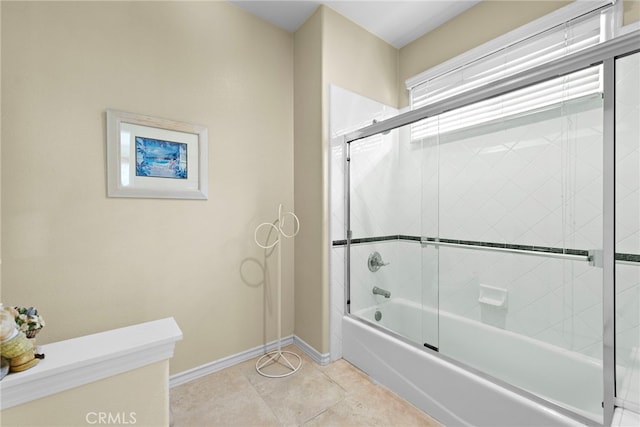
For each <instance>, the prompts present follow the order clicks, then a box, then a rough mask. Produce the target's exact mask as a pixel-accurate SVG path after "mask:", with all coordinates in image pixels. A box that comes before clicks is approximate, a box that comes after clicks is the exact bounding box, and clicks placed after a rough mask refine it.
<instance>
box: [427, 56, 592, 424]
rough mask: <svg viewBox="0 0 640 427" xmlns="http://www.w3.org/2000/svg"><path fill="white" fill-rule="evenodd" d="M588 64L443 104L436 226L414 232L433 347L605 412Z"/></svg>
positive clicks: (584, 409) (579, 406)
mask: <svg viewBox="0 0 640 427" xmlns="http://www.w3.org/2000/svg"><path fill="white" fill-rule="evenodd" d="M593 73H597V69H596V68H592V69H590V70H582V71H580V72H578V73H575V74H574V75H570V76H566V77H563V78H560V79H555V80H553V81H548V82H544V83H541V84H539V85H536V86H533V87H528V88H525V89H522V90H520V91H517V92H512V93H509V94H506V95H504V96H501V97H498V98H494V99H490V100H488V101H483V102H481V103H477V104H474V105H471V106H468V107H464V108H461V109H458V110H454V111H450V112H447V113H444V114H442V115H441V116H440V117H439V118H438V123H437V125H436V129H437V131H438V135H437V138H438V140H437V144H435V146H436V147H437V159H438V164H437V168H436V169H437V171H438V183H437V196H438V197H437V200H438V202H437V207H438V221H437V234H436V235H426V236H425V235H423V236H422V240H423V247H424V248H425V249H429V250H432V251H433V250H435V251H436V252H437V257H438V282H439V302H438V305H439V334H438V335H439V347H440V348H439V350H440V352H441V353H442V354H444V355H446V356H449V357H452V358H454V359H456V360H458V361H460V362H462V363H464V364H466V365H469V366H471V367H473V368H476V369H478V370H480V371H482V372H484V373H486V374H488V375H490V376H493V377H495V378H497V379H499V380H502V381H504V382H506V383H509V384H511V385H514V386H516V387H519V388H521V389H524V390H526V391H529V392H531V393H534V394H536V395H539V396H540V397H542V398H544V399H547V400H549V401H552V402H555V403H557V404H559V405H562V406H564V407H566V408H568V409H570V410H572V411H574V412H577V413H579V414H581V415H583V416H585V417H588V418H590V419H592V420H594V421H597V422H601V420H602V408H601V402H602V351H601V350H602V338H601V337H602V320H601V319H602V289H601V288H602V269H601V268H598V267H595V266H594V265H592V264H590V263H589V262H588V260H589V253H590V252H591V251H594V250H600V249H601V247H602V185H603V184H602V96H601V94H600V93H593V90H592V89H593V88H591V87H590V88H589V90H588V91H585V94H584V95H583V96H576V92H577V91H579V90H580V88H579V87H578V85H579V84H580V78H581V77H580V76H581V75H589V76H590V75H592V74H593ZM557 92H560V96H558V93H557ZM565 93H566V94H567V96H566V97H565V96H563V95H562V94H565ZM545 94H553V96H554V97H557V99H558V100H557V101H554V102H553V103H544V104H537V103H536V97H541V96H544V95H545ZM520 101H522V102H524V103H526V104H527V105H528V107H527V108H523V106H522V104H520V103H519V102H520ZM479 117H482V119H479ZM458 120H459V121H466V123H467V125H466V126H460V125H455V126H452V125H451V123H454V122H456V121H458ZM426 145H427V146H429V144H426ZM430 158H431V157H429V156H427V157H426V160H425V162H428V161H429V159H430ZM425 179H426V177H425ZM425 183H426V184H425V187H426V188H425V189H423V198H424V199H425V200H424V201H423V207H424V206H425V204H426V203H428V201H427V198H428V197H429V196H428V194H430V193H432V189H429V188H428V187H429V186H432V185H433V184H428V183H427V181H425ZM432 230H433V229H432ZM425 241H426V242H425ZM425 243H426V244H425ZM576 390H579V392H576Z"/></svg>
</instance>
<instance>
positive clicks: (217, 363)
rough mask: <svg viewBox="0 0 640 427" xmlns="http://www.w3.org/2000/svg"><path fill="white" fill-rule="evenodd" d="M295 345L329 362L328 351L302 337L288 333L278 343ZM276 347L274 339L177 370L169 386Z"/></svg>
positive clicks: (317, 358) (317, 359) (234, 363)
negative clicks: (320, 350)
mask: <svg viewBox="0 0 640 427" xmlns="http://www.w3.org/2000/svg"><path fill="white" fill-rule="evenodd" d="M291 344H293V345H295V346H297V347H298V348H299V349H300V350H302V351H303V352H304V353H305V354H306V355H307V356H309V357H310V358H311V359H312V360H313V361H314V362H316V363H317V364H319V365H322V366H324V365H327V364H329V362H331V355H330V354H329V353H324V354H323V353H320V352H318V351H317V350H316V349H314V348H313V347H311V346H310V345H309V344H307V343H306V342H304V340H303V339H301V338H299V337H297V336H294V335H289V336H288V337H284V338H282V342H281V343H280V345H281V347H286V346H288V345H291ZM277 347H278V341H277V340H274V341H271V342H269V343H267V344H265V345H259V346H257V347H253V348H250V349H249V350H245V351H241V352H240V353H236V354H232V355H231V356H227V357H224V358H222V359H219V360H214V361H213V362H209V363H205V364H204V365H200V366H197V367H195V368H192V369H189V370H186V371H183V372H179V373H177V374H174V375H171V377H169V388H172V387H177V386H179V385H182V384H186V383H188V382H191V381H193V380H197V379H198V378H202V377H204V376H207V375H209V374H213V373H214V372H218V371H221V370H223V369H225V368H229V367H231V366H234V365H237V364H239V363H242V362H246V361H247V360H251V359H253V358H255V357H258V356H260V355H263V354H265V353H268V352H269V351H271V350H275V349H276V348H277Z"/></svg>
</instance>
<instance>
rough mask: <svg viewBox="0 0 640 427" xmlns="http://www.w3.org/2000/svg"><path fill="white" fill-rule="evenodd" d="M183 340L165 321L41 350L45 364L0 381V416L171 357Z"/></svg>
mask: <svg viewBox="0 0 640 427" xmlns="http://www.w3.org/2000/svg"><path fill="white" fill-rule="evenodd" d="M181 339H182V331H181V330H180V328H179V327H178V324H177V323H176V321H175V320H174V319H173V317H169V318H166V319H161V320H155V321H152V322H147V323H142V324H139V325H134V326H128V327H125V328H120V329H114V330H111V331H106V332H101V333H97V334H93V335H87V336H84V337H79V338H74V339H70V340H66V341H60V342H57V343H52V344H47V345H43V346H41V347H40V348H39V351H40V352H41V353H44V354H45V356H46V358H45V359H44V360H41V361H40V363H38V365H36V366H35V367H33V368H31V369H29V370H26V371H24V372H18V373H14V374H10V375H8V376H6V377H5V378H4V379H3V380H2V381H0V394H1V395H2V399H1V400H0V403H1V405H0V407H1V408H2V410H5V409H7V408H11V407H13V406H17V405H21V404H23V403H27V402H30V401H33V400H36V399H40V398H42V397H46V396H50V395H52V394H56V393H60V392H63V391H65V390H70V389H72V388H76V387H80V386H83V385H85V384H89V383H92V382H95V381H98V380H102V379H105V378H107V377H111V376H114V375H118V374H121V373H124V372H127V371H131V370H133V369H138V368H142V367H144V366H147V365H150V364H152V363H156V362H161V361H165V360H168V359H170V358H171V357H173V350H174V348H175V343H176V341H178V340H181Z"/></svg>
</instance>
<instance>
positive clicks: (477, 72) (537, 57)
mask: <svg viewBox="0 0 640 427" xmlns="http://www.w3.org/2000/svg"><path fill="white" fill-rule="evenodd" d="M607 9H609V8H607ZM602 14H603V12H602V10H598V11H595V12H591V13H589V14H586V15H583V16H581V17H579V18H576V19H573V20H571V21H569V22H566V23H565V24H563V25H560V26H556V27H554V28H551V29H549V30H547V31H544V32H542V33H539V34H536V35H534V36H532V37H529V38H527V39H525V40H523V41H520V42H518V43H516V44H513V45H511V46H508V47H506V48H504V49H501V50H500V51H497V52H494V53H491V54H489V55H487V56H485V57H482V58H480V59H477V60H475V61H474V62H472V63H469V64H467V65H465V66H462V67H460V68H458V69H455V70H452V71H450V72H447V73H445V74H441V75H439V76H435V77H433V78H431V79H429V80H426V81H424V82H422V83H420V84H418V85H416V86H414V87H413V88H411V108H412V109H417V108H420V107H423V106H425V105H429V104H431V103H434V102H437V101H440V100H443V99H446V98H449V97H451V96H453V95H457V94H460V93H463V92H467V91H470V90H473V89H476V88H479V87H481V86H483V85H486V84H487V83H490V82H492V81H496V80H499V79H501V78H504V77H507V76H510V75H514V74H516V73H519V72H521V71H524V70H528V69H531V68H533V67H536V66H539V65H542V64H545V63H547V62H549V61H553V60H555V59H557V58H561V57H563V56H566V55H569V54H571V53H574V52H577V51H579V50H582V49H584V48H586V47H589V46H593V45H595V44H598V43H600V42H602V41H604V40H605V34H606V33H607V31H605V27H606V25H603V24H604V22H601V21H604V17H603V16H602ZM600 81H601V78H600V67H592V68H590V69H587V70H583V71H580V72H578V73H573V74H572V75H571V76H567V77H560V78H557V79H553V80H550V81H547V82H545V83H543V84H538V85H536V86H534V87H530V88H525V89H522V90H519V91H517V92H516V93H512V94H506V95H503V96H501V97H499V98H496V99H489V100H487V101H483V102H479V103H476V104H473V105H470V106H467V107H464V108H460V109H457V110H454V111H450V112H448V113H444V114H441V115H440V116H439V117H437V118H435V117H434V118H432V119H427V120H423V121H421V122H418V123H415V124H414V125H413V126H412V139H420V138H423V137H426V136H429V135H434V134H435V133H436V132H439V133H443V132H449V131H453V130H458V129H462V128H466V127H469V126H474V125H477V124H481V123H486V122H490V121H493V120H497V119H504V118H506V117H509V116H512V115H519V114H522V113H524V112H526V111H533V110H539V109H541V108H545V107H548V106H551V105H554V104H558V103H560V102H564V101H567V100H571V99H575V98H579V97H583V96H586V95H590V94H594V93H597V92H601V83H600Z"/></svg>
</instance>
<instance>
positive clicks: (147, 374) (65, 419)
mask: <svg viewBox="0 0 640 427" xmlns="http://www.w3.org/2000/svg"><path fill="white" fill-rule="evenodd" d="M168 383H169V361H162V362H157V363H154V364H152V365H148V366H145V367H143V368H139V369H135V370H133V371H129V372H125V373H123V374H119V375H116V376H113V377H109V378H105V379H103V380H100V381H96V382H92V383H90V384H86V385H83V386H81V387H76V388H73V389H70V390H66V391H63V392H61V393H57V394H54V395H51V396H47V397H43V398H41V399H37V400H33V401H31V402H28V403H24V404H22V405H18V406H14V407H11V408H8V409H5V410H3V411H2V415H1V418H0V419H1V421H2V425H3V426H7V427H8V426H29V427H54V426H55V427H72V426H88V425H104V424H111V425H136V426H148V427H159V426H168V425H169V389H168Z"/></svg>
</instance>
